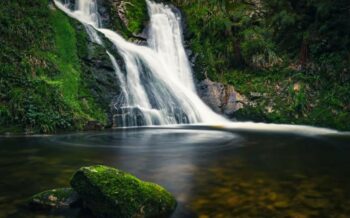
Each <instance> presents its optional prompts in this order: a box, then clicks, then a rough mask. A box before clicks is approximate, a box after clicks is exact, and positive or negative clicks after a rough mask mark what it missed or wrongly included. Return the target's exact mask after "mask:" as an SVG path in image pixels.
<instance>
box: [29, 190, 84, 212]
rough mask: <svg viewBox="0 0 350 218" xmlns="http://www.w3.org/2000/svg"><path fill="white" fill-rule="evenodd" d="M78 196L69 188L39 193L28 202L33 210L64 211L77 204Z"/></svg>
mask: <svg viewBox="0 0 350 218" xmlns="http://www.w3.org/2000/svg"><path fill="white" fill-rule="evenodd" d="M78 202H79V196H78V194H77V193H76V192H75V191H74V190H73V189H71V188H59V189H52V190H48V191H44V192H41V193H39V194H36V195H34V196H33V197H31V198H30V200H29V206H30V207H31V208H33V209H44V210H46V209H66V208H69V207H71V206H73V205H75V204H78Z"/></svg>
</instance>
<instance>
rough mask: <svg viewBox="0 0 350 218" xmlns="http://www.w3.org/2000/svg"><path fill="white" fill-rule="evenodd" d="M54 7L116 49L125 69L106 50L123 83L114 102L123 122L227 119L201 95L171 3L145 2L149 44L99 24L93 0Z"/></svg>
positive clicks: (159, 123) (137, 123) (217, 120)
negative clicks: (120, 92)
mask: <svg viewBox="0 0 350 218" xmlns="http://www.w3.org/2000/svg"><path fill="white" fill-rule="evenodd" d="M55 4H56V6H57V7H58V8H59V9H61V10H62V11H64V12H65V13H66V14H68V15H69V16H71V17H73V18H75V19H77V20H79V21H80V22H81V23H83V24H84V25H85V26H86V30H87V32H88V34H89V36H90V38H91V39H92V40H93V41H94V42H96V43H99V44H102V41H101V39H100V37H99V36H98V34H97V32H99V33H102V34H103V35H104V36H105V37H106V38H108V39H109V40H110V41H111V42H112V43H113V44H114V45H115V46H116V48H117V49H118V52H119V55H120V56H121V57H122V58H123V61H124V64H125V68H126V72H121V70H120V69H121V67H120V66H118V63H117V61H116V58H115V57H114V56H113V55H112V54H111V52H108V51H107V52H108V55H109V56H110V58H111V62H112V63H113V66H114V68H115V70H116V74H117V77H118V79H119V82H120V84H121V89H122V95H121V96H119V102H118V104H116V105H115V107H116V109H117V110H118V112H119V114H120V115H119V116H120V118H119V119H120V120H121V122H120V125H122V126H137V125H148V126H150V125H169V124H180V123H215V122H227V121H226V119H224V118H223V117H221V116H219V115H217V114H216V113H214V112H213V111H212V110H211V109H210V108H209V107H208V106H207V105H206V104H204V103H203V102H202V101H201V99H200V98H199V97H198V96H197V93H196V91H195V86H194V82H193V78H192V70H191V67H190V63H189V60H188V58H187V56H186V53H185V49H184V46H183V40H182V30H181V18H180V17H179V16H178V15H176V14H175V13H174V12H173V11H172V10H171V9H170V8H169V7H168V6H166V5H163V4H156V3H153V2H150V1H147V5H148V11H149V15H150V28H149V29H150V30H149V33H148V37H147V38H148V46H140V45H136V44H133V43H130V42H128V41H126V40H125V39H123V38H122V37H121V36H120V35H119V34H118V33H116V32H114V31H111V30H109V29H103V28H101V21H100V20H101V19H100V17H99V15H98V12H97V4H96V1H95V0H77V1H76V3H75V10H74V11H71V10H69V8H68V5H63V4H62V3H61V2H59V1H58V0H55Z"/></svg>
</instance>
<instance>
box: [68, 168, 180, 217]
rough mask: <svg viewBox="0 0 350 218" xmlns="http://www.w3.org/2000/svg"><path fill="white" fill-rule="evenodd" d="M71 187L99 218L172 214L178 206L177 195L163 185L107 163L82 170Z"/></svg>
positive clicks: (72, 181)
mask: <svg viewBox="0 0 350 218" xmlns="http://www.w3.org/2000/svg"><path fill="white" fill-rule="evenodd" d="M71 186H72V187H73V188H74V190H76V191H77V192H78V194H79V196H81V198H82V199H83V204H84V206H85V207H86V208H87V209H89V210H90V211H91V212H92V213H93V214H94V215H95V216H97V217H123V218H128V217H145V218H147V217H168V216H169V215H170V214H171V213H172V212H173V211H174V210H175V207H176V200H175V198H174V197H173V196H172V195H171V194H170V193H169V192H168V191H166V190H165V189H164V188H162V187H161V186H159V185H157V184H153V183H149V182H144V181H141V180H139V179H137V178H136V177H134V176H132V175H131V174H128V173H125V172H122V171H120V170H118V169H115V168H112V167H107V166H102V165H97V166H90V167H83V168H81V169H79V170H78V171H77V172H76V173H75V174H74V176H73V178H72V180H71Z"/></svg>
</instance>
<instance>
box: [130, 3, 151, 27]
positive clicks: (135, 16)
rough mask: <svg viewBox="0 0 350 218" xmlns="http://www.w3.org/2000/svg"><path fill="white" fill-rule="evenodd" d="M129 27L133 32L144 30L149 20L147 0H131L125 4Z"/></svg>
mask: <svg viewBox="0 0 350 218" xmlns="http://www.w3.org/2000/svg"><path fill="white" fill-rule="evenodd" d="M125 9H126V18H127V20H128V29H129V31H130V32H132V33H140V32H142V30H143V28H144V26H145V24H146V21H148V19H149V17H148V12H147V4H146V1H145V0H130V1H128V3H127V4H126V5H125Z"/></svg>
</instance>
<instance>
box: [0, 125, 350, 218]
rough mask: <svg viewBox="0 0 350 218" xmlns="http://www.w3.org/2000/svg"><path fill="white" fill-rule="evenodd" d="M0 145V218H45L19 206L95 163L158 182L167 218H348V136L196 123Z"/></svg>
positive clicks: (14, 140)
mask: <svg viewBox="0 0 350 218" xmlns="http://www.w3.org/2000/svg"><path fill="white" fill-rule="evenodd" d="M0 144H1V146H0V170H1V171H0V172H1V175H0V176H1V178H2V179H1V180H0V214H1V215H0V217H1V216H4V217H49V216H45V215H44V214H38V213H33V212H32V213H29V212H28V211H27V210H25V209H24V208H22V207H21V205H22V204H23V202H24V201H25V199H26V198H27V197H29V196H31V195H32V194H33V193H36V192H39V191H42V190H45V189H50V188H55V187H64V186H68V185H69V179H70V177H71V176H72V174H73V173H74V171H75V170H76V169H78V168H79V167H81V166H85V165H92V164H106V165H110V166H114V167H117V168H119V169H122V170H125V171H128V172H130V173H133V174H135V175H137V176H138V177H140V178H141V179H143V180H148V181H152V182H156V183H158V184H160V185H163V186H164V187H166V188H167V189H168V190H169V191H171V192H172V193H174V195H175V196H176V198H177V200H178V201H179V206H178V209H177V210H176V212H175V214H174V215H173V217H174V218H176V217H200V218H205V217H225V218H227V217H350V158H348V157H349V155H350V137H349V136H344V135H343V136H339V135H338V136H337V135H334V136H321V137H304V136H298V135H292V134H289V135H288V134H276V133H262V132H237V131H235V133H233V132H230V131H228V130H227V131H220V130H214V129H208V128H207V129H204V128H199V127H198V129H138V130H137V129H134V130H117V131H110V132H99V133H78V134H66V135H57V136H49V137H30V138H0ZM55 213H56V212H55ZM56 215H57V213H56ZM60 215H62V213H61V214H60ZM50 217H56V216H50ZM57 217H62V216H57ZM63 217H79V216H78V215H77V212H76V211H75V212H74V211H73V212H72V213H63ZM80 217H84V216H80Z"/></svg>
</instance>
